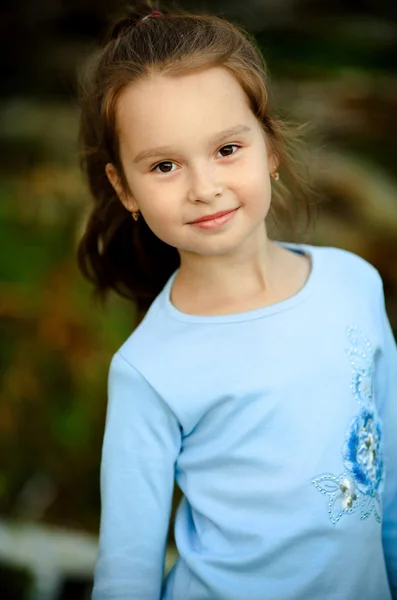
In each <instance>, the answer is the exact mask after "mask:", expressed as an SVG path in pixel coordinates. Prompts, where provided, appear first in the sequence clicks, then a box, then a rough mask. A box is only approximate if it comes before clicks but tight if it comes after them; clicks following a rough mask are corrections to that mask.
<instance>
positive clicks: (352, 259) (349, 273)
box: [308, 246, 383, 293]
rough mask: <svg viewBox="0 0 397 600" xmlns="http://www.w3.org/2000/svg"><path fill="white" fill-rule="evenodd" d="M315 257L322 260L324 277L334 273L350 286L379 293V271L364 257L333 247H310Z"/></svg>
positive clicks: (380, 279) (380, 280) (380, 287)
mask: <svg viewBox="0 0 397 600" xmlns="http://www.w3.org/2000/svg"><path fill="white" fill-rule="evenodd" d="M308 247H309V248H310V249H311V250H312V252H313V256H314V257H316V256H317V257H318V258H319V259H321V264H322V265H323V267H324V276H327V275H329V274H330V273H332V274H333V275H335V276H336V277H337V278H338V279H339V278H340V279H342V280H343V282H345V283H346V284H350V285H355V286H359V287H360V288H361V287H365V288H367V289H372V290H373V291H374V292H376V293H379V290H380V289H382V286H383V284H382V278H381V276H380V274H379V271H378V270H377V269H376V268H375V267H374V265H373V264H371V263H370V262H369V261H367V260H365V259H364V258H363V257H362V256H359V255H358V254H355V253H354V252H351V251H350V250H345V249H343V248H336V247H333V246H308Z"/></svg>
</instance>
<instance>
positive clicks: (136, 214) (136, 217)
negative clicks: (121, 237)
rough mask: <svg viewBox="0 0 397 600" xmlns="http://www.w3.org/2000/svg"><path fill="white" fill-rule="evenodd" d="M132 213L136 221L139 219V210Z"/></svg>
mask: <svg viewBox="0 0 397 600" xmlns="http://www.w3.org/2000/svg"><path fill="white" fill-rule="evenodd" d="M131 214H132V218H133V219H134V221H137V220H138V219H139V210H133V211H132V213H131Z"/></svg>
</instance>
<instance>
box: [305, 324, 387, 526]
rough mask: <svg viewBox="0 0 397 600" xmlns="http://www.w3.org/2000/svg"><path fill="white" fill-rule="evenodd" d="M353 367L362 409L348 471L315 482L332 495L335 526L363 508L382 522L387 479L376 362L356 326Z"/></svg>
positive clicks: (349, 436) (351, 437)
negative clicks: (382, 493) (376, 395)
mask: <svg viewBox="0 0 397 600" xmlns="http://www.w3.org/2000/svg"><path fill="white" fill-rule="evenodd" d="M346 333H347V338H348V340H349V342H350V344H351V345H350V348H349V349H348V350H347V354H348V357H349V360H350V364H351V366H352V385H351V388H352V393H353V396H354V398H355V399H356V400H357V402H358V404H359V407H360V410H359V413H358V414H357V416H356V417H354V419H353V420H352V422H351V423H350V425H349V427H348V428H347V432H346V437H345V443H344V447H343V450H342V457H343V465H344V468H345V472H344V473H343V474H342V475H339V476H335V475H332V474H328V473H327V474H323V475H320V476H319V477H315V478H314V479H312V481H311V483H312V484H313V485H314V487H315V488H316V489H317V490H319V491H320V492H321V493H322V494H324V495H326V496H327V497H328V498H329V501H328V514H329V517H330V520H331V522H332V523H333V524H334V525H335V524H336V523H337V522H338V521H339V519H340V518H341V517H342V515H343V514H346V513H352V512H354V511H355V509H356V508H357V507H360V512H361V518H362V519H366V518H367V517H368V516H369V515H370V514H371V513H372V512H373V513H374V515H375V518H376V520H377V521H379V522H380V521H381V514H382V513H381V501H380V495H379V494H380V490H381V487H382V484H383V479H384V466H383V458H382V429H381V422H380V418H379V416H378V413H377V410H376V406H375V402H374V389H373V381H374V373H373V369H374V362H373V350H372V346H371V344H370V342H369V341H368V340H367V338H366V337H365V336H364V334H363V333H362V331H361V330H360V329H359V328H358V327H355V326H352V327H349V328H348V329H347V332H346Z"/></svg>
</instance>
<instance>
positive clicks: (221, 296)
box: [172, 227, 283, 305]
mask: <svg viewBox="0 0 397 600" xmlns="http://www.w3.org/2000/svg"><path fill="white" fill-rule="evenodd" d="M280 250H281V249H280V247H279V246H277V245H276V244H274V243H273V242H272V241H270V240H269V239H268V237H267V234H266V229H265V227H263V228H262V227H261V228H259V229H258V231H257V232H256V233H255V234H254V235H253V236H252V238H250V240H249V243H247V244H245V245H244V246H243V247H240V248H239V250H238V252H233V253H227V254H222V255H209V256H205V255H199V254H193V253H187V252H181V253H180V255H181V267H180V269H179V272H178V275H177V277H176V279H175V282H174V286H173V291H172V292H173V293H172V295H173V297H174V299H176V298H179V299H181V298H183V300H184V301H188V300H189V297H190V298H192V299H195V301H196V302H201V303H204V304H206V305H211V303H216V304H228V303H229V302H231V301H232V302H236V300H238V299H240V300H244V299H245V298H248V297H251V298H252V297H253V296H255V295H263V294H264V293H271V291H272V288H273V287H274V285H275V281H276V277H275V276H276V272H277V269H276V262H278V258H279V256H280ZM281 252H283V250H281Z"/></svg>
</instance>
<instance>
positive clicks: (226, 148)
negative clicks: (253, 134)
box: [219, 144, 239, 156]
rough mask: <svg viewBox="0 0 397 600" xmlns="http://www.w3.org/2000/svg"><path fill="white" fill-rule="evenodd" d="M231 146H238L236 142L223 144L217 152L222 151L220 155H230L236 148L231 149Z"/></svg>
mask: <svg viewBox="0 0 397 600" xmlns="http://www.w3.org/2000/svg"><path fill="white" fill-rule="evenodd" d="M233 148H239V146H237V145H236V144H228V145H227V146H223V148H221V149H220V150H219V152H221V153H222V156H231V155H232V154H235V153H236V150H235V151H233Z"/></svg>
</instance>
